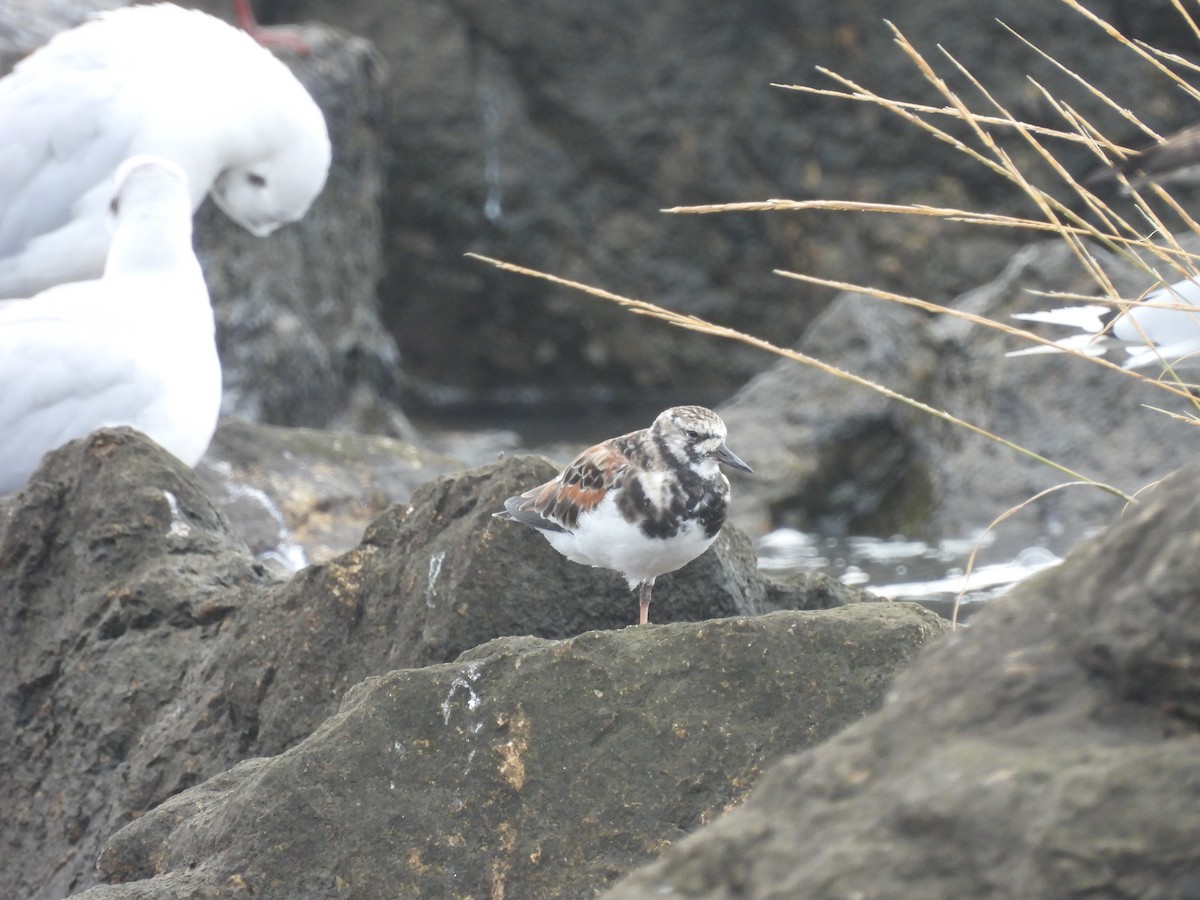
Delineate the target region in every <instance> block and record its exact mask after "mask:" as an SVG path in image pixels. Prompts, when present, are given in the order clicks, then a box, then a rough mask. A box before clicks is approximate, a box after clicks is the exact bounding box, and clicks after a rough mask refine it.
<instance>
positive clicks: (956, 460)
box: [719, 243, 1191, 546]
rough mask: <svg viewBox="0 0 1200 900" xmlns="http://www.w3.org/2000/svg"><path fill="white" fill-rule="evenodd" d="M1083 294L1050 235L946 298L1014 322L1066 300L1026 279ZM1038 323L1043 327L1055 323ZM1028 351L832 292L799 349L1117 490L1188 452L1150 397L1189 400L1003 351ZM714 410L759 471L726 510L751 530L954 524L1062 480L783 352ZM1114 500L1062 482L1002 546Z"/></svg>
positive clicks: (1134, 285)
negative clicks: (981, 281) (991, 277)
mask: <svg viewBox="0 0 1200 900" xmlns="http://www.w3.org/2000/svg"><path fill="white" fill-rule="evenodd" d="M1098 255H1099V256H1100V258H1101V259H1103V260H1105V264H1106V269H1107V271H1108V272H1109V273H1110V275H1111V277H1112V278H1113V280H1114V283H1115V284H1116V286H1117V288H1118V289H1119V290H1120V291H1121V292H1122V294H1123V296H1127V297H1136V296H1138V294H1139V293H1140V292H1141V291H1142V290H1144V289H1145V287H1146V283H1147V277H1146V274H1145V273H1144V272H1143V271H1141V270H1139V269H1137V268H1136V267H1134V266H1133V265H1132V264H1130V263H1128V262H1125V261H1121V260H1117V259H1114V258H1112V257H1109V256H1106V255H1104V254H1103V253H1102V252H1101V253H1098ZM1093 290H1094V288H1093V287H1092V285H1091V284H1090V283H1089V282H1088V281H1087V280H1086V279H1085V278H1084V277H1083V276H1082V274H1081V273H1080V270H1079V266H1078V264H1077V262H1076V260H1075V258H1074V257H1073V256H1072V255H1071V254H1070V252H1069V251H1068V250H1067V249H1066V248H1065V247H1064V246H1062V245H1060V244H1058V243H1044V244H1038V245H1031V246H1030V247H1028V248H1026V249H1025V250H1023V251H1022V252H1020V253H1019V254H1017V255H1016V256H1015V257H1014V258H1013V260H1012V262H1011V263H1010V265H1009V266H1008V268H1007V269H1005V271H1004V273H1003V274H1002V275H1001V276H1000V277H999V278H998V279H996V280H995V281H993V282H991V283H989V284H986V285H983V286H982V287H980V288H978V289H977V290H974V291H971V292H970V293H968V294H965V295H964V296H963V297H961V298H959V299H958V300H957V301H956V302H955V303H954V304H952V305H953V306H954V307H955V308H956V309H960V310H963V311H965V312H970V313H974V314H977V315H983V316H987V317H989V318H992V319H995V320H998V321H1001V322H1010V323H1012V324H1020V323H1017V322H1013V320H1012V319H1011V318H1010V317H1011V314H1012V313H1014V312H1025V311H1030V310H1033V309H1046V308H1048V307H1053V306H1055V305H1064V304H1063V303H1061V302H1060V303H1056V302H1055V300H1054V299H1053V298H1050V299H1048V298H1046V297H1044V296H1037V295H1036V294H1034V293H1033V292H1034V291H1065V292H1069V293H1075V294H1079V293H1083V294H1087V293H1089V292H1090V291H1093ZM1040 330H1041V333H1042V334H1044V335H1046V336H1048V337H1061V336H1063V335H1065V334H1067V333H1069V330H1066V329H1061V328H1060V329H1054V328H1052V327H1049V326H1046V327H1042V328H1041V329H1040ZM1025 346H1028V345H1027V344H1026V343H1024V342H1022V341H1021V340H1019V339H1018V338H1015V337H1009V336H1007V335H1003V334H1000V333H999V332H996V331H993V330H990V329H986V328H983V327H981V326H977V325H972V324H970V323H967V322H964V321H962V320H959V319H952V318H950V317H948V316H946V317H936V318H931V317H929V316H927V315H925V314H923V313H920V312H917V311H915V310H912V309H909V308H907V307H901V306H898V305H894V304H890V303H887V302H885V301H882V300H878V299H875V298H871V297H864V296H860V295H853V294H845V295H842V296H840V297H839V298H838V299H837V300H836V301H835V302H834V303H833V304H832V305H831V306H830V307H828V308H827V309H826V311H825V312H824V313H823V314H822V316H821V317H820V319H819V320H818V321H817V322H816V323H814V324H813V327H812V328H810V329H809V331H808V333H807V334H806V335H805V337H804V339H803V340H802V341H801V342H800V344H799V345H798V349H799V350H801V351H803V352H806V353H809V354H812V355H817V356H819V357H820V358H821V359H823V360H824V361H826V362H829V363H832V364H834V365H837V366H840V367H842V368H845V369H848V370H850V371H853V372H856V373H859V374H862V375H866V376H867V377H869V378H871V379H872V380H874V381H876V382H879V383H882V384H885V385H887V386H889V387H891V388H893V389H895V390H897V391H899V392H901V393H904V394H908V395H909V396H913V397H915V398H916V399H918V400H922V401H924V402H925V403H927V404H929V405H930V406H933V407H935V408H937V409H946V410H948V411H950V412H951V413H954V414H955V415H958V416H960V417H962V418H964V419H966V420H967V421H969V422H972V423H974V424H975V425H978V426H980V427H982V428H985V429H987V430H989V431H991V432H992V433H994V434H998V435H1001V436H1003V437H1005V438H1008V439H1009V440H1012V441H1014V442H1016V443H1017V444H1020V445H1021V446H1024V447H1026V448H1028V449H1030V450H1032V451H1034V452H1036V453H1039V454H1042V455H1044V456H1046V457H1048V458H1049V459H1052V460H1054V461H1056V462H1059V463H1062V464H1065V465H1068V466H1069V467H1071V468H1072V469H1074V470H1075V471H1077V472H1080V473H1081V474H1083V475H1086V476H1088V477H1090V478H1093V479H1095V480H1098V481H1101V482H1104V483H1107V484H1112V485H1115V486H1117V487H1119V488H1121V489H1122V490H1124V491H1126V492H1129V493H1132V492H1134V491H1137V490H1138V489H1140V488H1141V487H1142V486H1144V485H1146V484H1147V483H1149V482H1151V481H1154V480H1156V479H1158V478H1160V477H1162V476H1163V475H1164V474H1166V473H1168V472H1170V471H1171V470H1172V469H1174V468H1177V467H1178V466H1180V465H1182V464H1183V463H1184V462H1186V461H1187V460H1188V459H1189V458H1190V444H1189V442H1188V441H1187V440H1186V437H1187V435H1186V433H1185V432H1186V430H1187V428H1186V425H1184V424H1182V423H1180V422H1179V421H1176V420H1174V419H1172V418H1170V417H1169V416H1167V415H1164V414H1163V413H1162V412H1159V411H1156V410H1154V409H1150V408H1147V407H1148V406H1154V407H1160V408H1166V409H1169V410H1173V411H1175V412H1186V411H1188V410H1189V409H1190V408H1191V407H1190V403H1189V401H1188V400H1186V399H1183V398H1180V397H1174V396H1171V395H1169V394H1166V393H1164V392H1163V391H1162V390H1161V389H1158V388H1156V387H1155V386H1154V385H1151V384H1146V383H1142V382H1139V381H1137V380H1135V379H1133V378H1130V377H1128V376H1127V375H1125V374H1123V373H1121V372H1115V371H1111V370H1108V369H1104V368H1101V367H1100V366H1097V365H1095V364H1094V363H1090V362H1088V361H1085V360H1080V359H1076V358H1068V357H1066V356H1064V355H1061V354H1049V355H1044V356H1033V357H1019V358H1012V359H1008V358H1005V356H1004V353H1005V351H1007V350H1015V349H1019V348H1022V347H1025ZM1115 358H1116V359H1118V360H1119V359H1121V356H1120V354H1119V353H1118V355H1117V356H1116V357H1115ZM797 398H804V400H803V402H800V403H798V402H797ZM719 412H720V413H721V415H722V417H723V418H724V420H725V422H726V424H727V425H728V427H729V433H730V434H731V435H736V436H737V441H738V448H739V453H740V454H741V455H742V458H743V459H745V460H746V461H747V462H748V463H749V464H750V465H751V466H753V467H754V470H755V473H756V475H755V477H754V478H739V479H738V481H737V483H736V484H735V492H736V494H737V496H738V500H739V502H738V506H737V507H736V509H735V510H734V517H735V520H736V521H737V522H738V523H739V524H741V525H742V526H743V527H745V528H747V529H749V530H752V531H759V530H761V529H762V527H763V526H765V525H769V524H775V525H778V524H787V525H792V526H795V527H798V528H801V529H804V530H810V531H821V532H824V533H838V532H841V533H851V534H854V533H864V532H865V533H873V534H880V535H889V534H892V533H895V532H898V531H899V532H902V533H905V534H911V535H926V536H928V535H932V536H940V535H948V534H949V535H955V534H964V533H967V532H969V531H970V530H971V529H974V528H981V527H983V526H986V525H987V524H988V523H989V522H991V521H992V520H993V519H994V518H996V517H997V516H999V515H1000V514H1001V513H1003V512H1005V511H1006V510H1007V509H1009V508H1010V507H1013V506H1015V505H1017V504H1019V503H1021V502H1023V501H1024V500H1027V499H1028V498H1030V497H1032V496H1034V495H1035V494H1036V493H1038V492H1039V491H1041V490H1044V489H1046V488H1048V487H1050V486H1052V485H1056V484H1060V483H1063V482H1066V481H1069V480H1071V479H1070V477H1069V476H1066V475H1064V474H1063V473H1061V472H1057V471H1055V470H1053V469H1050V468H1049V467H1046V466H1043V465H1040V464H1038V463H1035V462H1034V461H1032V460H1030V459H1028V458H1026V457H1024V456H1021V455H1019V454H1017V453H1015V452H1013V451H1011V450H1008V449H1006V448H1003V447H1001V446H999V445H998V444H995V443H993V442H991V441H988V440H986V439H984V438H982V437H977V436H974V435H969V434H967V433H966V432H965V431H962V430H961V429H958V428H955V427H953V426H950V425H948V424H943V423H941V422H940V421H938V420H935V419H933V418H932V417H931V416H928V415H926V414H923V413H916V412H912V411H910V410H909V409H908V407H905V406H902V405H901V404H899V403H897V402H895V401H890V400H885V399H883V398H882V397H879V396H878V395H876V394H873V393H871V392H870V391H867V390H866V389H864V388H860V387H856V386H853V385H850V384H848V383H846V382H844V381H841V380H838V379H835V378H833V377H832V376H830V375H826V374H824V373H822V372H818V371H816V370H815V369H810V368H807V367H805V366H802V365H799V364H797V363H794V362H789V361H781V362H779V363H778V364H777V365H775V366H774V367H772V368H771V369H770V370H768V371H767V372H765V373H763V374H762V375H760V376H758V377H757V378H755V379H754V380H753V381H751V382H750V383H749V384H748V385H746V387H745V388H743V389H742V390H741V391H739V392H738V394H737V395H736V396H735V397H734V398H733V399H731V400H730V401H729V402H728V403H727V404H725V405H723V406H721V407H720V409H719ZM1101 438H1102V439H1101ZM1121 506H1122V502H1121V501H1120V500H1119V499H1117V498H1115V497H1113V496H1112V495H1110V494H1106V493H1103V492H1101V491H1099V490H1096V489H1094V488H1086V489H1082V488H1072V489H1070V490H1064V491H1059V492H1057V493H1055V494H1052V495H1050V496H1048V497H1046V498H1043V499H1042V500H1039V501H1038V502H1037V503H1035V504H1033V505H1031V506H1030V507H1029V508H1028V509H1026V510H1025V511H1023V512H1021V513H1019V514H1018V515H1016V516H1014V517H1013V518H1011V519H1009V520H1007V521H1006V522H1005V523H1004V524H1003V526H1002V528H1001V534H1002V536H1004V537H1005V539H1006V541H1008V542H1010V543H1011V542H1017V543H1016V546H1023V544H1022V543H1020V542H1023V541H1029V540H1036V539H1037V538H1038V537H1039V536H1041V535H1044V534H1051V535H1053V534H1059V533H1066V534H1081V533H1084V532H1085V531H1086V530H1087V529H1089V528H1095V527H1099V526H1102V525H1104V524H1107V523H1108V522H1110V521H1111V520H1112V519H1113V518H1114V517H1115V516H1116V515H1117V514H1119V512H1120V510H1121Z"/></svg>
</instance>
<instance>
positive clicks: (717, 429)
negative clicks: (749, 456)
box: [650, 406, 753, 472]
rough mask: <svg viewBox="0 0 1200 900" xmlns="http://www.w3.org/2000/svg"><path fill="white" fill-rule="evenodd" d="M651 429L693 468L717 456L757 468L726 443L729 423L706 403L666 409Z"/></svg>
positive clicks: (736, 464)
mask: <svg viewBox="0 0 1200 900" xmlns="http://www.w3.org/2000/svg"><path fill="white" fill-rule="evenodd" d="M650 433H651V435H652V436H653V437H654V438H655V439H656V440H658V441H662V443H663V445H665V449H667V450H669V451H670V452H671V455H672V456H674V457H675V458H676V459H678V460H679V461H680V462H684V463H687V464H688V465H690V466H692V467H693V468H696V467H699V466H700V465H701V464H703V463H704V462H705V461H707V460H716V461H717V462H723V463H725V464H726V465H729V466H733V468H735V469H741V470H742V471H743V472H750V471H753V470H752V469H751V468H750V467H749V466H748V465H746V464H745V463H744V462H742V461H741V460H740V459H738V458H737V456H735V455H734V453H733V451H732V450H730V449H729V448H728V447H726V446H725V435H726V431H725V423H724V422H722V421H721V417H720V416H718V415H717V414H716V413H715V412H713V411H712V410H711V409H706V408H705V407H703V406H673V407H671V408H670V409H667V410H663V411H662V412H661V413H659V414H658V418H657V419H655V420H654V424H653V425H651V426H650Z"/></svg>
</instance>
